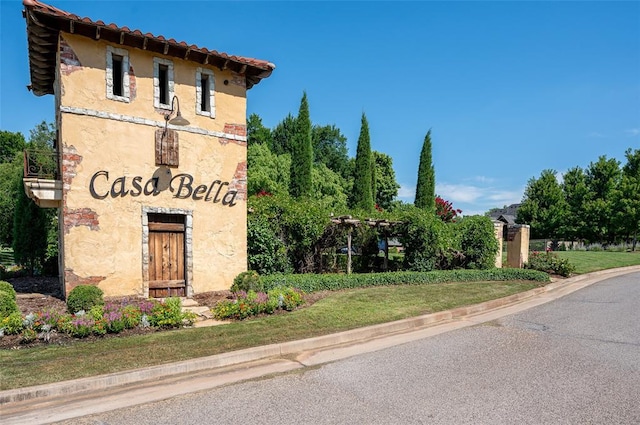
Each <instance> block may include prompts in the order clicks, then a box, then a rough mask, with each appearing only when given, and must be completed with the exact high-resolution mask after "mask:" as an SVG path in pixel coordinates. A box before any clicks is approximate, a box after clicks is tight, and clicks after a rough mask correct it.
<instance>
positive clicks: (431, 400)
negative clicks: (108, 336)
mask: <svg viewBox="0 0 640 425" xmlns="http://www.w3.org/2000/svg"><path fill="white" fill-rule="evenodd" d="M88 402H90V401H88ZM63 423H65V424H102V425H105V424H113V425H115V424H154V425H158V424H203V423H207V424H240V423H260V424H344V423H358V424H639V423H640V273H637V272H636V273H631V274H627V275H624V276H621V277H616V278H612V279H607V280H603V281H601V282H599V283H596V284H594V285H592V286H589V287H587V288H584V289H581V290H579V291H577V292H574V293H572V294H570V295H567V296H565V297H563V298H560V299H558V300H555V301H552V302H549V303H547V304H543V305H540V306H537V307H534V308H531V309H529V310H526V311H524V312H521V313H518V314H514V315H511V316H506V317H503V318H500V319H497V320H494V321H491V322H487V323H483V324H480V325H476V326H471V327H467V328H464V329H458V330H454V331H451V332H447V333H442V334H439V335H436V336H432V337H429V338H424V339H420V340H417V341H412V342H408V343H405V344H401V345H397V346H394V347H391V348H386V349H383V350H380V351H376V352H370V353H364V354H360V355H356V356H353V357H350V358H347V359H344V360H339V361H335V362H332V363H328V364H325V365H321V366H317V367H313V368H303V369H299V370H297V371H294V372H288V373H285V374H280V375H275V376H270V377H266V378H261V379H256V380H252V381H246V382H241V383H234V384H230V385H227V386H224V387H219V388H216V389H213V390H206V391H200V392H197V393H193V394H188V395H183V396H178V397H174V398H170V399H167V400H163V401H159V402H153V403H148V404H142V405H139V406H135V407H129V408H124V409H119V410H114V411H111V412H106V413H101V414H97V415H92V416H85V417H82V418H77V419H73V420H68V421H66V422H63Z"/></svg>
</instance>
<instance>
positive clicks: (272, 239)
mask: <svg viewBox="0 0 640 425" xmlns="http://www.w3.org/2000/svg"><path fill="white" fill-rule="evenodd" d="M272 226H273V225H272V223H271V222H270V221H269V220H267V219H266V218H265V217H263V216H260V215H256V214H251V215H250V216H249V219H248V220H247V259H248V262H249V268H250V269H251V270H255V271H257V272H258V273H259V274H273V273H283V272H287V271H290V270H291V266H290V265H289V260H288V258H287V248H286V247H285V245H284V243H283V242H282V240H281V239H280V238H279V237H278V236H277V235H276V232H275V231H274V229H273V228H272Z"/></svg>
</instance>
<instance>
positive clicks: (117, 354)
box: [0, 256, 640, 390]
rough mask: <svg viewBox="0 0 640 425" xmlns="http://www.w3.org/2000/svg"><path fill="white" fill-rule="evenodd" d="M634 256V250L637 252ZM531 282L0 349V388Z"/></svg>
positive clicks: (397, 315) (382, 296) (416, 288)
mask: <svg viewBox="0 0 640 425" xmlns="http://www.w3.org/2000/svg"><path fill="white" fill-rule="evenodd" d="M638 257H639V258H640V256H638ZM536 286H539V283H535V282H528V281H511V282H473V283H446V284H429V285H402V286H387V287H372V288H364V289H351V290H344V291H337V292H333V293H331V294H330V295H328V296H327V297H325V298H323V299H321V300H320V301H318V302H316V303H314V304H313V305H311V306H310V307H308V308H302V309H300V310H297V311H294V312H292V313H287V314H278V315H273V316H265V317H259V318H254V319H251V320H245V321H242V322H236V323H231V324H227V325H221V326H213V327H207V328H194V329H183V330H176V331H167V332H154V333H149V334H146V335H138V336H131V337H123V338H105V339H98V340H95V341H91V342H89V341H80V342H78V343H75V344H72V345H67V346H55V345H49V346H45V347H35V348H23V349H20V350H2V351H0V390H6V389H11V388H20V387H27V386H32V385H39V384H46V383H51V382H58V381H64V380H69V379H75V378H82V377H87V376H95V375H100V374H105V373H113V372H119V371H124V370H129V369H135V368H141V367H145V366H153V365H158V364H162V363H171V362H175V361H181V360H187V359H191V358H197V357H203V356H209V355H213V354H220V353H224V352H228V351H233V350H240V349H243V348H249V347H256V346H260V345H266V344H273V343H280V342H286V341H293V340H298V339H303V338H309V337H313V336H320V335H326V334H331V333H335V332H340V331H344V330H349V329H355V328H359V327H363V326H368V325H373V324H378V323H384V322H390V321H393V320H399V319H403V318H408V317H414V316H419V315H422V314H427V313H432V312H437V311H442V310H447V309H450V308H455V307H460V306H465V305H471V304H476V303H480V302H484V301H488V300H492V299H496V298H501V297H505V296H508V295H511V294H514V293H518V292H522V291H526V290H529V289H532V288H535V287H536Z"/></svg>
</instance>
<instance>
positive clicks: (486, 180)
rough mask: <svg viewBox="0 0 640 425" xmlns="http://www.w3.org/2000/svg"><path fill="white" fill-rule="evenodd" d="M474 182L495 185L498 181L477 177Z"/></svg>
mask: <svg viewBox="0 0 640 425" xmlns="http://www.w3.org/2000/svg"><path fill="white" fill-rule="evenodd" d="M473 180H474V181H477V182H479V183H493V182H495V181H496V179H494V178H493V177H486V176H475V177H474V178H473Z"/></svg>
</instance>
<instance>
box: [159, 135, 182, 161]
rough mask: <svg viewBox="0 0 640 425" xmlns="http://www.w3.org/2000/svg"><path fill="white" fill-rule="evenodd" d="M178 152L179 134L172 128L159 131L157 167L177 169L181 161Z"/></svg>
mask: <svg viewBox="0 0 640 425" xmlns="http://www.w3.org/2000/svg"><path fill="white" fill-rule="evenodd" d="M178 151H179V150H178V132H177V131H175V130H171V129H170V128H166V129H160V128H159V129H157V130H156V165H168V166H170V167H177V166H178V165H179V160H180V157H179V155H178Z"/></svg>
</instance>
